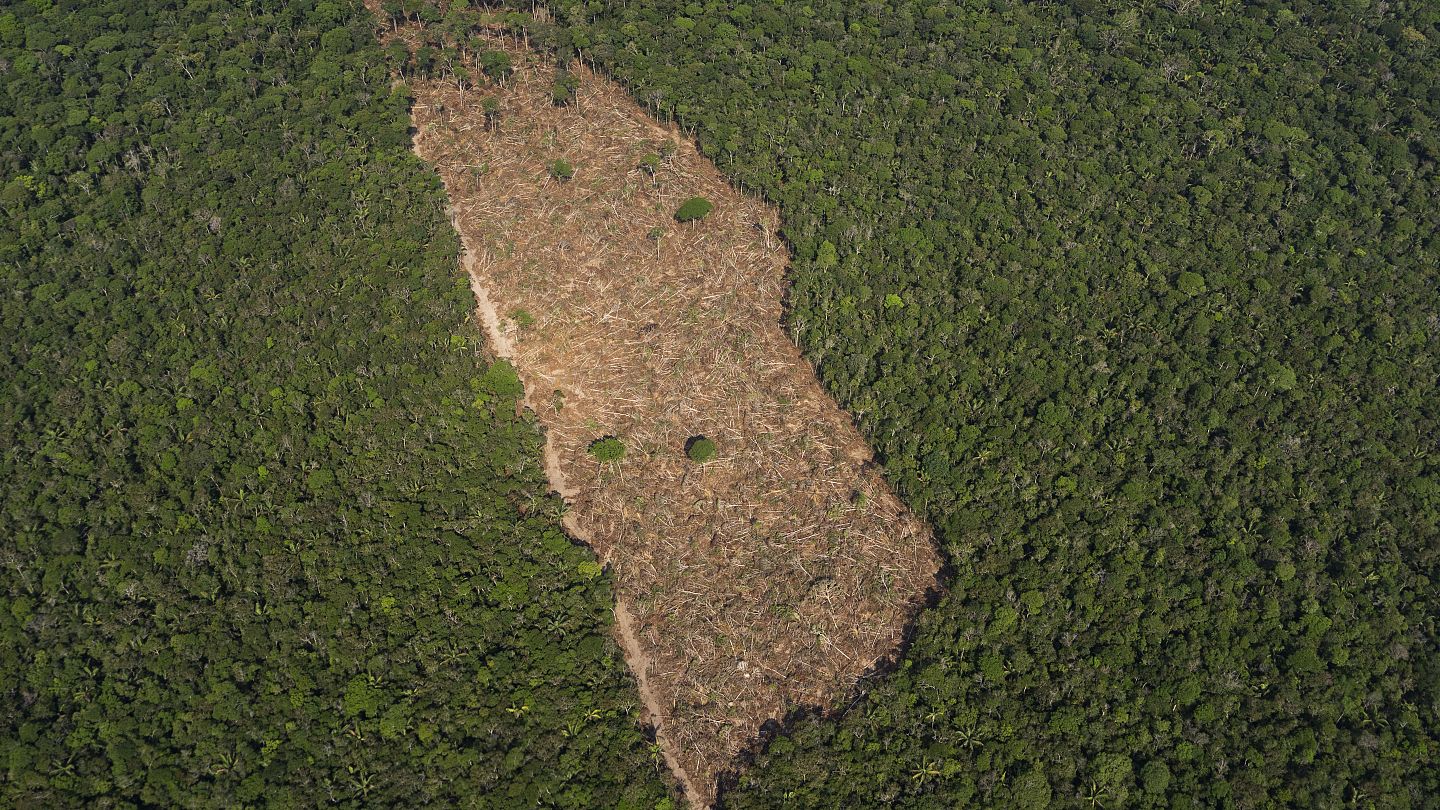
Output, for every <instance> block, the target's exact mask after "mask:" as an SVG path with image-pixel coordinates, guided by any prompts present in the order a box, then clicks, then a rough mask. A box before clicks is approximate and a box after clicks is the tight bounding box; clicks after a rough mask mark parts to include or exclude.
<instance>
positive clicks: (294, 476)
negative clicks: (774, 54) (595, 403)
mask: <svg viewBox="0 0 1440 810" xmlns="http://www.w3.org/2000/svg"><path fill="white" fill-rule="evenodd" d="M407 103H408V102H407V98H406V95H405V93H404V91H403V89H394V90H392V88H391V80H390V75H389V66H388V64H387V63H386V62H385V59H384V56H383V54H382V52H381V50H380V48H379V46H378V45H377V44H376V42H375V40H374V38H373V37H372V22H371V19H370V17H369V15H368V13H367V12H365V10H364V9H363V8H361V7H359V5H358V4H350V3H331V2H318V3H317V2H309V1H308V0H300V1H299V2H295V1H293V0H287V1H286V2H278V0H277V1H276V2H259V3H257V2H249V3H228V2H218V1H216V2H212V1H211V0H195V2H191V3H188V4H187V3H183V2H182V3H169V2H142V3H136V2H84V3H80V2H66V3H53V2H50V0H29V1H28V2H21V3H7V4H5V8H4V9H3V10H0V189H3V190H0V208H3V210H4V215H3V216H0V280H3V285H4V295H3V303H0V323H3V333H4V349H3V350H0V386H3V389H0V390H3V393H0V477H3V481H4V484H3V497H0V528H3V537H4V540H3V542H0V605H3V607H4V610H3V611H0V806H5V807H57V808H58V807H77V806H88V807H137V806H149V807H182V806H185V807H236V806H261V805H264V806H274V807H317V806H347V807H360V806H366V807H373V806H416V807H418V806H437V807H454V806H468V807H515V806H534V805H536V804H543V805H545V806H563V807H575V808H594V807H611V806H616V807H633V808H647V809H648V808H654V807H662V806H667V805H668V804H669V802H670V799H669V798H668V797H667V791H666V789H665V786H664V784H663V782H662V781H661V778H660V776H659V775H658V774H657V768H656V764H657V762H658V758H657V757H655V756H654V754H653V753H652V751H651V749H650V744H649V742H648V741H647V740H646V738H645V736H644V734H643V732H642V730H641V729H640V728H639V726H638V725H637V723H636V720H635V710H636V700H637V698H636V696H635V693H634V689H633V685H632V683H631V681H630V678H629V676H628V675H627V674H626V672H625V669H624V664H623V661H622V660H621V658H620V656H619V655H618V653H617V651H616V649H615V647H614V644H613V642H611V641H610V640H609V634H608V632H607V627H606V625H607V623H608V621H609V615H610V606H611V596H610V589H609V585H608V581H607V579H606V577H605V576H603V575H602V571H601V569H600V567H599V566H598V565H597V564H596V562H595V560H594V557H593V555H591V554H590V553H589V552H588V551H587V550H585V549H583V548H579V547H577V546H575V545H573V544H572V543H571V542H570V541H569V539H567V538H566V537H565V536H564V535H563V534H562V533H561V531H560V529H559V523H558V520H557V519H556V513H557V509H558V507H559V504H558V502H557V501H555V500H554V499H553V498H551V497H548V496H547V495H546V491H547V490H546V486H545V482H544V478H543V474H542V472H541V469H540V464H539V459H538V435H537V432H536V430H535V429H534V427H533V426H532V424H531V423H530V422H529V421H527V420H525V419H522V418H519V417H517V416H516V408H515V401H516V398H517V396H518V394H519V393H520V390H519V384H518V380H517V378H516V376H515V372H514V370H513V369H511V368H510V367H508V366H507V365H504V364H496V365H491V366H488V367H487V366H486V365H485V364H484V363H483V362H481V361H480V360H479V359H478V356H477V348H478V343H479V341H480V340H481V337H480V332H479V330H478V329H477V328H475V327H474V326H473V325H472V324H471V323H469V322H468V321H467V313H468V312H469V311H470V310H471V309H472V308H473V304H474V302H473V300H472V298H471V296H470V292H469V291H468V289H467V288H466V287H465V286H464V283H463V281H462V279H461V277H460V276H459V274H458V270H457V264H456V253H457V249H458V246H457V240H456V238H455V236H454V233H453V232H452V231H451V230H450V227H449V225H448V223H447V222H446V221H445V219H444V215H443V213H442V211H443V195H442V193H441V191H440V188H439V183H438V181H437V180H436V178H435V177H434V175H433V173H431V172H430V171H429V170H428V169H426V168H425V167H424V166H422V165H421V164H420V162H419V161H418V160H417V159H415V158H413V157H412V156H411V154H410V152H409V138H408V135H407V132H406V129H407V126H408V123H409V118H408V115H407Z"/></svg>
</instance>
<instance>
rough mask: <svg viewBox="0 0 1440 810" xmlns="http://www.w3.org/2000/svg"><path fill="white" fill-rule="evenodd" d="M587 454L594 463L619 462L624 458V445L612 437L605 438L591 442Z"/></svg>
mask: <svg viewBox="0 0 1440 810" xmlns="http://www.w3.org/2000/svg"><path fill="white" fill-rule="evenodd" d="M589 452H590V455H591V456H592V457H593V458H594V459H595V460H596V461H600V462H605V461H619V460H620V459H622V458H625V445H624V444H623V443H622V442H621V441H620V440H619V439H617V438H615V437H614V436H606V437H605V438H603V439H596V440H595V441H593V442H591V443H590V450H589Z"/></svg>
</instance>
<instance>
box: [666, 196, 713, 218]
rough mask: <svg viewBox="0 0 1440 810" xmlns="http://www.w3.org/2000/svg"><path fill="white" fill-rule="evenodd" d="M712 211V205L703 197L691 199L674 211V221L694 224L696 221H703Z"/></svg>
mask: <svg viewBox="0 0 1440 810" xmlns="http://www.w3.org/2000/svg"><path fill="white" fill-rule="evenodd" d="M714 210H715V205H714V203H711V202H710V201H709V200H707V199H705V198H704V197H691V198H690V199H688V200H686V201H685V202H683V203H681V204H680V207H679V208H677V209H676V210H675V219H676V221H678V222H694V221H695V220H697V219H704V218H705V217H706V216H708V215H709V214H710V212H711V211H714Z"/></svg>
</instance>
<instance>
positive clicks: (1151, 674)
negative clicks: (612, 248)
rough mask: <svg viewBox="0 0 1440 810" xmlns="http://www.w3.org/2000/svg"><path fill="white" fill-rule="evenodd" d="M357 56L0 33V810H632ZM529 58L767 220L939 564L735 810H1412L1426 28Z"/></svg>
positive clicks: (718, 20)
mask: <svg viewBox="0 0 1440 810" xmlns="http://www.w3.org/2000/svg"><path fill="white" fill-rule="evenodd" d="M391 5H392V7H393V8H394V9H397V10H398V13H406V12H407V11H416V12H420V11H423V13H427V14H432V15H434V17H435V19H436V20H437V21H438V20H441V19H442V18H443V17H444V15H445V14H450V16H451V17H452V18H453V19H452V20H451V22H452V23H453V24H454V25H455V26H458V29H457V30H459V29H463V28H464V27H465V26H466V25H469V24H472V23H473V21H471V20H467V18H465V17H464V15H463V14H460V15H456V14H454V13H453V12H454V11H455V10H456V9H453V8H449V7H448V6H447V7H446V8H445V9H439V8H435V7H433V6H428V7H424V8H423V9H422V6H423V4H420V3H414V4H411V5H410V6H408V7H407V6H406V5H403V4H399V3H395V4H391ZM514 7H515V9H517V10H523V11H527V12H528V11H529V10H530V8H531V3H529V2H524V3H519V2H516V3H514ZM363 14H364V12H363V11H362V10H361V9H359V8H358V6H357V5H355V4H350V3H331V2H318V3H315V2H305V1H304V0H302V1H301V2H289V3H280V2H260V3H247V4H229V3H225V2H218V0H217V1H214V2H212V1H211V0H197V2H194V3H190V4H188V5H181V4H173V3H158V2H155V3H140V4H135V3H118V2H109V3H106V2H101V3H56V2H52V0H27V2H23V3H14V4H8V5H7V6H6V8H5V9H4V10H3V11H0V87H3V92H0V208H3V210H4V214H5V216H4V217H3V218H0V272H3V279H4V282H5V291H4V299H3V303H0V323H3V329H4V335H5V337H6V342H5V346H6V349H5V351H3V352H0V384H3V386H4V388H3V391H4V395H3V396H0V414H3V415H0V475H3V476H4V480H5V485H4V490H3V498H0V510H3V511H0V528H3V529H4V531H5V536H6V542H5V543H4V544H3V546H0V593H3V595H4V599H3V602H4V606H5V608H6V609H5V610H3V611H0V644H3V647H0V651H3V652H0V690H3V697H4V699H5V704H4V708H0V718H3V720H0V728H3V732H0V755H3V756H0V804H14V805H27V804H29V805H47V806H67V805H80V804H95V805H98V804H103V803H107V802H108V803H109V804H112V805H117V806H125V805H138V804H154V805H222V804H224V805H229V804H235V803H260V802H265V803H273V804H276V805H279V806H287V805H288V806H310V805H315V804H320V803H336V804H342V805H352V806H353V805H362V804H392V803H416V804H418V803H425V802H429V803H435V804H438V805H454V804H467V803H469V804H479V805H482V806H500V807H504V806H515V805H526V806H529V805H534V804H536V803H542V804H555V805H561V806H577V807H599V806H632V807H650V806H656V805H663V804H664V803H665V802H666V801H667V800H666V799H665V798H664V796H665V793H664V788H663V786H662V785H661V783H660V781H659V780H658V777H656V776H655V768H654V763H655V761H656V757H655V756H654V754H653V753H652V751H650V750H647V743H646V740H645V739H644V737H643V735H642V734H641V732H640V731H639V730H638V729H637V728H636V726H635V724H634V722H633V719H632V716H631V715H632V710H633V702H634V700H635V698H634V696H633V690H632V688H631V686H630V685H629V683H628V679H627V678H626V676H625V675H624V673H623V671H622V667H621V665H620V662H619V660H618V656H617V655H616V653H615V652H614V650H613V647H612V645H611V643H610V642H609V641H608V640H606V633H605V627H604V623H605V621H606V615H607V610H608V604H609V600H610V596H609V593H608V588H607V586H606V579H605V577H604V575H603V573H602V572H601V571H600V569H599V567H598V566H597V565H596V564H595V563H594V561H593V558H592V557H590V556H589V555H588V554H587V553H585V552H584V551H583V550H581V549H577V548H575V547H574V546H572V545H571V544H570V543H569V542H568V541H567V540H566V539H565V538H564V537H563V536H562V535H561V534H560V533H559V531H558V528H557V522H556V521H555V520H554V516H553V515H554V510H555V508H556V504H555V502H554V501H553V500H551V499H548V498H546V497H545V496H544V486H543V482H542V477H541V473H540V471H539V465H538V459H537V453H536V448H537V438H536V435H535V431H534V429H533V427H532V426H531V424H530V423H529V422H528V421H526V420H525V419H523V418H518V417H515V415H514V414H515V409H514V400H515V397H516V396H517V394H518V384H517V381H516V377H515V375H514V372H513V370H511V369H510V368H509V367H508V366H505V365H503V364H495V365H491V366H488V367H487V366H486V365H485V364H484V363H481V362H479V361H477V359H476V355H475V351H474V349H475V344H476V342H477V341H478V340H479V333H478V331H477V330H475V329H474V328H473V327H472V326H471V325H469V324H468V323H465V312H466V311H467V309H468V308H469V306H470V302H469V299H468V297H467V296H468V293H467V292H466V291H465V290H464V289H463V287H461V286H460V283H459V279H458V277H457V276H456V274H455V252H456V241H455V238H454V236H453V234H451V233H450V231H449V229H448V228H447V227H446V226H445V225H444V222H443V215H442V214H441V204H442V200H441V198H440V192H439V190H438V186H437V184H436V182H435V180H434V179H433V177H432V176H430V175H429V173H428V172H426V171H425V170H424V169H423V168H422V167H421V166H419V164H418V163H416V162H415V161H414V160H412V159H411V158H410V156H409V154H408V151H407V149H408V139H407V135H406V131H405V127H406V120H407V119H406V114H405V106H406V103H407V99H406V96H405V94H404V91H403V89H392V88H391V86H390V81H389V76H388V73H389V71H390V70H392V69H394V68H396V67H398V61H397V59H399V57H396V56H395V55H393V54H392V55H390V56H388V57H382V54H381V52H380V51H379V50H378V49H377V48H376V47H375V46H374V45H373V43H372V40H371V37H370V24H369V22H368V21H367V20H366V19H365V18H364V16H363ZM511 20H512V22H517V23H518V21H519V20H521V17H520V16H519V15H514V16H512V17H511ZM542 20H544V21H543V22H532V23H525V24H526V25H528V26H529V30H530V34H531V36H532V41H537V42H540V43H542V44H544V45H547V46H549V47H552V48H554V49H555V50H556V53H557V55H559V56H560V57H561V60H562V61H564V60H565V59H574V58H579V59H583V60H585V61H587V62H589V63H593V64H596V65H598V66H599V67H601V68H602V69H604V70H606V71H608V72H609V73H611V74H612V75H614V76H615V77H617V78H618V79H620V80H621V81H623V82H625V83H626V84H627V85H628V86H629V87H631V88H632V90H633V91H634V92H635V94H636V96H637V98H639V99H640V100H641V101H642V102H644V103H646V104H648V105H649V106H650V108H651V109H652V110H654V111H655V112H656V114H658V115H661V116H663V117H668V118H674V119H676V120H678V121H679V122H681V123H682V124H683V125H684V126H686V127H688V128H690V129H691V130H693V131H694V132H695V133H696V134H697V135H698V137H699V138H700V139H701V142H702V144H703V146H704V148H705V150H706V152H707V153H708V154H709V155H710V156H711V157H712V158H714V159H715V160H716V161H717V163H718V164H719V165H720V166H721V168H722V169H724V170H725V171H727V172H728V173H729V174H730V175H731V176H732V177H734V178H735V180H736V182H737V183H739V184H741V185H742V186H743V187H745V188H747V189H750V190H752V191H754V192H756V193H759V194H763V195H764V196H766V197H768V198H769V199H772V200H774V201H775V202H777V203H778V204H779V205H780V206H781V209H782V212H783V214H784V217H785V221H786V232H785V235H786V237H787V238H788V240H789V241H790V243H791V245H792V247H793V249H794V252H795V264H794V267H793V279H794V284H795V286H794V290H793V294H792V299H791V311H790V316H789V325H790V327H791V328H792V329H793V332H794V334H795V336H796V338H797V340H798V342H799V343H800V344H801V346H802V348H803V349H804V350H805V352H806V354H807V355H808V356H809V357H810V359H811V360H812V361H813V362H814V363H815V364H816V366H817V368H818V370H819V372H820V375H821V377H822V380H823V381H824V383H825V385H826V386H827V388H828V389H829V390H830V391H831V392H833V393H834V394H835V395H836V396H837V398H839V399H840V401H841V402H842V404H844V405H845V406H846V407H848V408H850V409H851V410H852V412H854V413H855V414H856V415H857V417H858V418H859V419H860V422H861V424H862V427H863V428H864V430H865V431H866V433H867V435H868V436H869V437H870V439H871V441H872V442H873V443H874V445H875V446H876V448H877V450H878V451H879V452H880V455H881V457H882V459H883V461H884V462H885V464H886V466H887V470H888V472H889V474H890V476H891V478H892V480H893V481H894V483H895V484H896V486H897V487H898V488H899V490H900V491H901V493H902V494H903V495H904V497H905V498H906V499H907V500H908V501H909V503H910V504H911V505H912V506H914V507H915V508H916V509H917V510H918V511H920V512H922V513H923V514H925V515H926V516H927V517H928V518H929V519H930V520H931V522H932V523H933V524H934V526H935V528H936V531H937V534H938V536H939V538H940V540H941V542H942V545H943V547H944V550H945V552H946V554H947V555H948V558H949V562H950V574H949V577H948V582H947V584H948V586H949V592H948V595H947V596H946V597H945V598H944V599H942V600H941V601H940V603H939V604H938V605H936V606H935V607H934V608H933V609H932V610H930V611H928V612H927V613H926V614H924V615H923V616H922V618H921V620H920V621H919V622H918V625H917V627H916V629H915V635H914V641H913V643H912V644H911V646H910V647H909V649H908V650H907V651H906V652H905V654H904V655H903V656H902V658H901V659H900V660H899V661H898V662H897V664H896V667H895V668H894V670H893V671H891V672H889V673H887V674H883V675H880V676H877V677H876V678H874V679H871V680H869V681H867V683H865V684H863V685H862V689H861V691H860V693H859V694H858V695H857V696H856V698H855V699H854V700H853V701H847V702H846V704H844V705H843V706H837V707H823V708H825V709H834V710H835V711H816V712H813V713H806V714H803V715H801V716H799V717H796V718H793V719H792V721H791V722H790V723H788V724H786V726H785V728H784V730H783V731H782V733H780V734H779V735H778V736H777V737H775V738H774V739H773V740H772V741H771V742H770V743H769V745H768V746H767V747H766V748H765V749H764V750H763V751H762V752H760V753H759V754H757V756H756V758H755V761H754V762H753V763H751V765H750V767H748V768H744V769H742V770H740V771H739V772H738V773H737V775H736V776H735V777H734V779H733V780H732V783H731V785H730V786H729V789H728V790H727V791H726V792H725V793H724V794H723V796H722V802H723V803H724V804H725V805H726V806H730V807H736V808H770V807H866V806H877V805H884V804H887V803H891V804H895V805H898V806H911V807H956V806H993V807H1031V808H1034V807H1044V806H1047V805H1049V806H1060V807H1110V808H1116V807H1174V808H1183V807H1193V806H1207V807H1208V806H1218V807H1237V808H1249V807H1257V808H1258V807H1272V806H1293V807H1342V806H1355V807H1377V808H1424V807H1435V806H1436V805H1437V796H1440V697H1437V696H1440V656H1437V653H1436V649H1437V647H1440V630H1437V626H1436V621H1437V619H1436V617H1437V615H1440V591H1437V586H1436V584H1435V579H1436V577H1437V575H1440V571H1437V569H1440V449H1437V445H1436V436H1437V435H1440V424H1437V422H1440V413H1437V410H1440V404H1437V402H1440V397H1437V387H1440V383H1437V376H1440V359H1437V358H1440V355H1437V348H1436V347H1437V345H1440V287H1437V284H1440V275H1437V272H1436V269H1435V268H1436V267H1437V264H1440V241H1437V232H1440V174H1437V161H1440V129H1437V125H1436V121H1437V119H1440V7H1437V6H1436V5H1435V4H1434V3H1433V2H1429V1H1428V0H1393V1H1392V2H1388V3H1379V2H1372V1H1371V0H1346V1H1345V2H1339V3H1326V2H1311V1H1310V0H1294V1H1293V2H1279V0H1255V1H1254V2H1238V1H1231V2H1220V3H1203V2H1199V1H1198V0H1166V2H1161V3H1158V4H1157V3H1141V4H1136V3H1128V2H1126V3H1122V2H1099V0H1074V1H1073V2H1048V3H1027V2H1018V1H1017V0H984V1H983V2H981V1H980V0H961V2H922V1H920V0H895V2H890V3H864V2H862V3H853V2H840V1H839V0H812V2H808V3H805V2H793V0H792V2H781V1H780V0H771V1H770V2H757V3H740V4H732V3H726V4H721V3H718V2H707V3H699V2H695V3H683V2H669V1H668V0H665V1H662V0H626V2H623V3H618V2H617V3H600V2H590V3H578V2H569V0H557V1H556V2H553V3H550V4H549V13H548V14H547V15H545V16H543V17H542ZM423 56H425V57H426V58H428V59H429V60H431V65H429V66H426V69H431V68H433V69H437V70H443V69H445V67H444V65H445V60H446V59H447V54H445V53H444V52H437V53H431V54H426V55H423ZM505 70H506V66H504V65H500V64H498V63H497V64H492V65H490V66H489V67H488V68H487V69H486V73H487V74H489V73H491V72H493V73H494V76H491V77H490V79H484V78H481V77H478V76H477V77H474V78H475V80H476V81H477V82H478V81H485V80H493V79H494V78H498V77H503V75H504V73H505ZM569 78H570V77H569V76H568V75H566V74H565V73H564V72H563V71H562V72H560V73H558V74H557V83H556V86H557V101H559V102H562V103H563V102H565V101H567V100H568V99H569V91H568V90H566V88H567V87H569V85H568V84H566V80H567V79H569ZM500 125H502V126H503V121H501V122H500Z"/></svg>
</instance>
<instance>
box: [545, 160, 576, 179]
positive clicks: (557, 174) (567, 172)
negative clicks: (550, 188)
mask: <svg viewBox="0 0 1440 810" xmlns="http://www.w3.org/2000/svg"><path fill="white" fill-rule="evenodd" d="M548 168H549V169H550V176H551V177H553V178H555V179H556V180H560V181H562V182H563V181H565V180H569V179H570V178H572V177H574V176H575V167H574V166H571V165H570V164H569V163H567V162H565V161H563V160H552V161H550V166H549V167H548Z"/></svg>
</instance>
